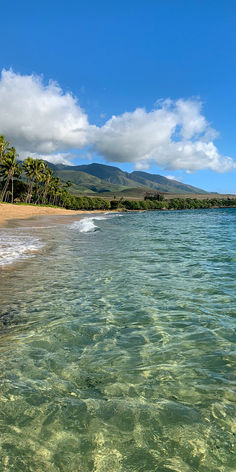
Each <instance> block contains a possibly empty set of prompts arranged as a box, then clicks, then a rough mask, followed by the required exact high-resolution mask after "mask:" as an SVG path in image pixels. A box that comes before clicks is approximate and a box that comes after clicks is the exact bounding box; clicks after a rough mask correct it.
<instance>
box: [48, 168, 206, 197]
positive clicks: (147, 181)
mask: <svg viewBox="0 0 236 472" xmlns="http://www.w3.org/2000/svg"><path fill="white" fill-rule="evenodd" d="M47 164H48V165H49V166H50V167H51V168H52V169H53V170H54V172H55V175H57V176H58V177H60V179H61V180H62V181H64V182H65V181H67V180H70V181H71V182H72V184H73V185H72V188H71V190H72V192H73V193H75V194H81V193H82V194H88V195H89V194H90V195H91V194H98V193H99V194H100V195H107V196H108V195H109V194H111V195H113V194H116V195H119V196H124V197H125V196H128V195H130V193H132V195H133V196H136V197H137V198H138V196H139V195H140V197H143V195H144V194H145V193H146V192H148V191H153V190H155V191H159V192H164V193H172V194H181V195H187V194H199V193H201V194H203V193H207V192H205V191H204V190H202V189H199V188H196V187H192V186H191V185H187V184H183V183H182V182H177V181H176V180H170V179H167V178H166V177H163V176H161V175H159V174H149V173H148V172H140V171H134V172H131V173H128V172H124V171H122V170H121V169H119V168H118V167H114V166H108V165H104V164H95V163H94V164H88V165H79V166H67V165H63V164H51V163H49V162H48V163H47Z"/></svg>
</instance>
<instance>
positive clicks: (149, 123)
mask: <svg viewBox="0 0 236 472" xmlns="http://www.w3.org/2000/svg"><path fill="white" fill-rule="evenodd" d="M0 134H4V135H5V136H6V137H7V138H8V139H9V140H10V142H11V143H12V144H13V145H14V146H16V148H17V150H18V151H20V155H21V156H24V155H26V154H27V155H29V154H31V155H32V154H34V155H35V153H37V155H39V154H40V155H41V156H42V157H44V158H46V159H47V160H49V161H51V162H63V163H67V164H68V163H71V159H72V157H73V156H72V155H71V149H82V148H85V149H88V148H89V150H90V151H92V152H96V153H98V154H100V155H102V156H103V157H104V158H105V159H106V160H107V161H108V162H131V163H133V164H134V166H135V168H136V169H148V168H149V166H150V164H153V163H156V164H157V165H159V166H160V167H162V168H163V169H165V170H168V171H171V170H177V169H181V170H185V171H187V172H194V171H197V170H200V169H206V168H208V169H211V170H214V171H217V172H226V171H230V170H232V169H234V168H235V167H236V164H235V163H234V161H233V160H232V158H230V157H227V156H222V155H221V154H220V153H219V151H218V149H217V147H216V145H215V143H214V140H215V138H216V137H217V132H216V131H215V130H214V129H213V128H212V127H211V126H210V124H209V123H208V122H207V120H206V118H205V117H204V115H203V113H202V103H201V102H200V100H199V99H188V100H184V99H179V100H175V101H173V100H170V99H168V100H159V101H158V102H157V103H156V106H155V108H154V109H153V110H151V111H146V110H145V109H143V108H137V109H136V110H134V111H133V112H125V113H123V114H122V115H119V116H115V115H114V116H112V117H111V118H110V119H108V120H107V121H106V122H105V124H104V125H103V126H100V127H99V126H95V125H91V124H90V123H89V121H88V117H87V114H86V113H85V111H84V110H83V109H82V108H81V107H80V105H79V103H78V100H77V99H76V98H75V97H73V95H72V94H71V93H64V92H63V90H62V89H61V88H60V86H59V85H58V84H57V83H55V82H52V81H50V82H49V83H48V84H46V85H45V84H44V82H43V79H42V77H39V76H36V75H20V74H16V73H14V72H13V71H12V70H8V71H6V70H3V71H2V76H1V80H0Z"/></svg>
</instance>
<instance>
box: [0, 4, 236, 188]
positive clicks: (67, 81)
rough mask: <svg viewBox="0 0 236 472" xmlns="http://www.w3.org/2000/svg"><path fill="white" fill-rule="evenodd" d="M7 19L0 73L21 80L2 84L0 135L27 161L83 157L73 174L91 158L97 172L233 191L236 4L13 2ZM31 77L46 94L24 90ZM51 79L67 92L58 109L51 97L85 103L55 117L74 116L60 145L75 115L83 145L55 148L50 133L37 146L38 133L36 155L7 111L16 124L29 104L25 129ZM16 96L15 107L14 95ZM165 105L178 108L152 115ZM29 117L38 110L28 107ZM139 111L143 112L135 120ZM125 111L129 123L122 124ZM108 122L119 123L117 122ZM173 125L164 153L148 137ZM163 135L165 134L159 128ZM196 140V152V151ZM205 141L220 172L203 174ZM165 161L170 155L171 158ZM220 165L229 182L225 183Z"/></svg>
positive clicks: (69, 142)
mask: <svg viewBox="0 0 236 472" xmlns="http://www.w3.org/2000/svg"><path fill="white" fill-rule="evenodd" d="M1 17H2V18H4V21H3V22H1V54H0V69H6V70H7V71H9V69H10V68H12V70H13V72H14V74H15V75H14V76H11V77H10V78H9V76H5V79H4V80H5V82H4V80H3V79H2V103H3V105H2V122H3V125H2V126H3V131H4V133H6V134H7V135H8V136H10V138H11V140H12V141H13V143H14V144H15V145H16V147H17V145H18V147H20V149H21V150H22V152H24V151H25V152H31V153H33V152H34V151H35V153H38V152H40V151H42V155H47V154H48V153H50V152H51V151H52V153H56V154H58V153H59V154H60V153H63V155H65V156H66V154H68V155H70V154H73V155H74V156H77V157H75V159H74V161H73V162H74V163H78V162H81V163H85V162H86V159H87V157H88V158H89V162H95V161H96V162H104V163H110V164H111V165H117V166H119V167H120V168H122V169H127V170H132V169H133V168H134V167H135V166H136V168H140V169H141V168H143V169H145V170H146V171H148V172H150V171H151V172H156V173H161V174H162V175H166V176H172V177H177V178H180V179H182V181H183V182H185V183H189V184H192V185H195V186H198V187H201V188H205V189H207V190H210V191H218V192H236V184H235V181H236V179H235V177H236V170H235V168H234V166H233V165H229V162H228V164H227V165H226V161H225V160H224V157H225V156H229V157H231V158H232V159H233V160H234V161H236V146H235V123H236V87H235V83H236V81H235V74H236V60H235V59H236V57H235V55H236V2H235V1H234V0H224V2H223V1H222V0H208V1H207V2H206V1H205V0H198V1H197V0H196V1H195V0H191V1H189V0H178V1H176V0H142V1H141V0H135V1H133V0H126V1H123V0H119V1H117V2H114V1H113V2H112V1H105V0H100V1H95V0H87V1H86V2H85V1H83V2H82V1H67V2H66V1H64V0H63V1H54V0H51V1H50V2H46V1H44V0H43V1H40V2H38V3H36V2H32V1H31V2H29V1H24V0H23V1H21V2H18V1H9V2H8V3H7V2H4V4H2V5H1ZM32 74H34V76H33V77H34V79H33V80H34V81H35V80H36V78H35V77H36V76H41V80H42V81H41V83H40V84H38V87H39V88H40V90H39V89H38V91H36V90H35V87H34V84H33V85H32V83H31V84H29V83H28V86H27V83H26V78H27V77H29V76H31V77H32ZM19 75H20V76H21V79H23V78H25V82H24V84H23V82H22V81H21V82H19V80H18V78H19ZM38 80H39V79H38ZM49 80H54V81H56V82H57V83H58V84H59V86H60V91H58V90H57V91H52V90H51V91H50V93H51V95H50V97H51V98H50V99H52V100H53V97H52V95H53V94H54V93H55V94H56V96H57V98H58V96H59V97H60V96H61V95H63V94H65V93H71V94H72V96H73V97H74V98H75V97H77V99H78V102H77V110H75V107H76V105H75V103H74V104H71V102H70V103H69V102H68V100H69V99H68V100H67V101H66V103H61V104H60V105H58V106H59V107H60V110H62V109H63V107H64V108H66V112H65V115H66V114H67V115H66V116H67V119H66V123H64V128H63V129H61V130H60V132H61V136H62V135H63V136H65V129H66V130H67V133H69V134H70V130H68V121H70V119H69V116H71V113H72V114H73V120H74V121H75V120H76V119H78V121H79V123H80V124H79V125H78V127H77V128H76V130H79V131H78V133H79V136H78V139H77V141H76V142H75V140H74V137H72V138H71V135H70V137H68V138H66V139H64V141H63V139H62V138H61V141H60V143H59V144H58V146H57V147H56V145H55V136H54V137H52V138H51V139H52V141H53V139H54V141H53V144H52V145H51V147H50V145H49V144H48V143H49V141H50V139H49V137H48V136H47V139H46V138H45V130H42V142H41V141H40V136H38V135H37V138H35V136H36V134H35V132H33V131H32V134H31V141H32V143H31V145H30V143H29V140H30V136H29V135H28V136H27V139H26V137H25V135H24V133H25V129H26V128H29V125H28V124H27V123H25V124H24V127H23V126H22V135H21V126H20V125H19V120H18V121H16V123H15V128H14V129H13V125H12V124H11V123H10V124H9V123H8V125H6V124H5V121H6V120H5V116H6V114H7V113H8V112H7V111H5V109H4V104H5V106H6V103H7V100H8V101H9V103H11V100H12V106H11V107H10V108H11V113H12V117H11V120H12V122H13V121H14V120H15V118H16V114H17V112H16V110H15V108H14V107H16V106H17V105H16V104H17V103H19V106H18V110H19V109H20V108H21V105H20V103H21V102H20V100H22V96H23V94H24V93H25V99H24V102H22V108H23V109H24V111H22V119H23V118H24V119H26V115H27V106H28V105H27V103H28V102H29V100H30V97H31V95H30V94H31V93H32V100H31V102H33V100H35V102H36V101H37V99H38V102H39V103H42V101H43V98H42V97H43V96H45V93H46V89H43V87H46V86H47V84H48V81H49ZM6 84H7V87H6ZM31 85H32V87H31ZM10 87H12V88H13V89H14V93H13V91H11V89H10ZM17 87H18V88H17ZM27 87H28V88H27ZM18 89H19V99H18V95H17V94H16V90H18ZM6 90H7V92H6ZM22 90H24V91H25V92H23V91H22ZM4 93H5V95H3V94H4ZM14 94H15V95H14ZM36 94H37V95H36ZM35 97H36V98H35ZM40 97H41V98H40ZM70 97H71V95H70ZM54 98H55V97H54ZM71 98H72V97H71ZM169 98H170V99H172V102H171V103H169V102H164V105H163V102H162V104H161V105H156V103H157V101H158V100H159V99H162V100H166V99H169ZM0 100H1V95H0ZM18 100H19V102H18ZM181 100H182V101H181ZM200 102H201V104H202V105H201V106H200ZM183 104H184V105H183ZM38 106H40V105H38ZM30 107H31V108H32V107H33V104H32V103H31V104H30ZM158 107H159V108H158ZM183 107H184V109H185V111H184V113H185V115H184V118H183V112H182V111H183ZM186 107H187V108H186ZM137 109H143V110H145V112H143V113H141V112H140V113H138V112H136V114H134V113H135V110H137ZM157 109H159V111H160V113H159V114H158V112H157V111H154V112H153V113H151V112H152V111H153V110H157ZM180 109H181V110H182V111H181V110H180ZM190 109H191V110H192V112H193V113H194V114H195V115H194V116H195V121H196V120H198V123H197V126H198V127H199V123H200V121H202V122H203V118H202V117H204V120H205V122H204V124H203V125H202V128H201V130H200V131H199V132H197V134H194V135H193V134H192V135H191V136H190V132H189V129H188V130H187V128H186V126H187V125H186V120H187V119H188V117H189V120H191V119H192V115H191V116H190ZM31 111H32V110H31ZM36 111H37V110H36ZM36 111H34V112H33V111H32V113H31V112H30V113H29V114H28V116H29V117H31V118H29V119H31V120H32V117H33V116H35V115H34V113H36ZM127 112H129V115H124V114H125V113H127ZM40 113H42V107H41V108H40ZM0 114H1V111H0ZM9 114H10V112H9V113H8V115H9ZM23 115H24V116H23ZM177 115H178V118H176V116H177ZM180 115H181V117H180ZM38 116H39V113H38ZM40 116H41V115H40ZM48 116H49V112H48V111H47V118H48ZM50 116H51V117H52V112H51V111H50ZM58 116H59V114H58ZM112 116H114V117H115V118H114V120H113V121H112V122H111V121H110V119H111V117H112ZM162 117H164V118H162ZM173 117H175V118H176V122H175V123H174V125H173V126H176V128H175V133H172V131H170V129H169V133H172V136H171V145H170V144H169V143H167V140H166V141H161V143H162V144H160V142H158V144H157V142H156V139H154V138H153V135H152V134H151V133H155V126H157V127H159V126H160V123H162V119H164V121H165V120H166V123H169V121H170V120H172V119H174V118H173ZM8 119H9V120H10V118H9V116H8ZM4 120H5V121H4ZM42 120H43V115H42ZM86 120H87V121H86ZM160 120H161V121H160ZM36 121H37V120H36ZM74 121H73V126H74ZM45 123H46V119H45ZM88 123H89V136H90V137H89V138H87V135H86V137H85V136H84V134H83V133H82V132H81V129H82V127H86V129H87V128H88ZM147 123H148V126H147ZM0 125H1V120H0ZM94 125H95V126H94ZM104 125H105V128H104ZM51 126H52V127H53V124H52V123H51V124H50V123H49V124H48V129H50V127H51ZM93 126H94V128H93ZM166 126H167V125H166ZM55 127H56V125H55ZM127 127H131V128H132V136H130V135H128V134H127ZM135 127H136V128H135ZM95 128H96V129H95ZM108 128H109V129H108ZM179 128H181V130H182V131H181V133H180V134H181V137H180V136H177V137H176V133H177V132H178V129H179ZM210 128H213V129H214V130H217V132H218V136H216V134H215V135H214V133H213V132H212V131H211V135H212V134H213V135H214V136H213V137H212V136H210V138H206V135H207V136H208V135H209V130H210ZM16 129H17V130H18V131H16ZM39 129H40V124H39V125H37V132H38V134H39ZM199 129H200V128H199ZM134 130H135V132H136V133H137V134H135V133H134ZM171 130H172V128H171ZM146 131H147V134H146V136H144V135H143V136H142V137H143V140H145V142H146V143H147V141H149V142H151V141H152V138H153V147H152V149H149V148H150V146H149V147H148V149H147V147H145V145H144V142H143V141H142V140H141V138H140V136H141V134H143V133H145V132H146ZM165 132H166V128H165V129H163V133H165ZM0 133H1V129H0ZM81 133H82V134H83V136H81ZM124 133H125V136H126V140H124ZM167 134H168V130H167ZM199 135H201V136H200V138H199ZM68 136H69V135H68ZM114 136H115V138H114ZM135 136H137V150H135V152H136V151H137V155H138V153H139V158H137V160H136V157H135V152H134V154H132V150H131V148H132V145H133V143H134V140H135ZM139 138H140V139H139ZM119 139H120V141H119ZM161 139H163V136H161ZM199 139H200V144H198V146H195V143H196V141H198V142H199ZM207 139H208V142H213V143H214V146H215V148H216V149H217V153H218V154H217V156H218V155H219V156H223V157H222V158H221V157H220V158H218V157H217V156H216V157H214V159H215V160H217V159H218V161H217V163H216V164H214V165H213V164H211V165H210V167H211V169H212V170H209V169H207V168H205V167H207V166H206V165H205V164H204V163H196V161H197V160H198V156H200V160H201V159H203V160H204V158H205V157H204V155H201V154H199V153H200V151H199V149H201V153H202V152H203V151H202V149H203V148H204V145H203V144H202V143H205V142H206V140H207ZM186 140H187V141H188V142H191V144H192V143H193V142H194V146H192V147H193V148H194V149H191V151H190V153H191V156H190V157H189V159H190V161H191V162H190V165H189V168H188V165H187V163H186V159H187V154H186V158H185V159H184V164H183V160H181V158H178V152H179V151H178V152H177V150H176V146H175V145H176V141H177V142H180V141H181V145H183V146H185V145H186ZM189 140H190V141H189ZM46 142H47V145H46V144H45V143H46ZM26 143H27V145H26ZM77 143H78V145H77ZM163 143H164V144H163ZM165 143H167V145H166V144H165ZM27 146H28V147H27ZM47 146H48V147H47ZM60 146H61V147H60ZM163 146H164V148H163ZM165 146H166V147H165ZM199 146H200V147H199ZM34 147H35V148H34ZM133 147H135V145H133ZM185 147H186V146H185ZM115 148H119V149H120V152H118V151H117V153H116V152H114V149H115ZM47 149H48V152H47ZM181 149H182V148H181ZM196 149H198V151H196ZM204 149H205V148H204ZM209 149H210V147H209V146H208V150H207V151H206V153H208V154H206V160H207V159H208V158H209V159H210V160H211V162H212V159H213V158H212V152H214V153H215V154H216V151H215V149H213V151H212V149H211V154H209V153H210V151H209ZM122 150H123V151H122ZM162 150H163V153H164V154H163V155H165V156H166V157H165V158H163V157H162V155H161V156H160V157H159V158H157V159H156V155H157V154H158V153H159V154H161V153H162ZM126 151H127V152H126ZM122 152H123V154H122ZM142 152H143V156H142V155H141V154H142ZM181 152H182V151H181ZM186 152H187V151H186ZM168 153H172V154H171V156H172V157H171V158H169V156H168ZM204 153H205V150H204ZM207 156H208V157H207ZM69 157H70V156H69ZM138 159H139V160H138ZM178 160H179V164H177V161H178ZM209 162H210V161H209ZM214 162H215V161H214ZM231 164H232V163H231ZM221 166H222V169H229V171H228V172H224V173H220V172H219V171H220V170H222V169H221ZM214 169H216V170H217V171H216V170H214Z"/></svg>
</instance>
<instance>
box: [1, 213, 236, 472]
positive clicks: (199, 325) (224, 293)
mask: <svg viewBox="0 0 236 472" xmlns="http://www.w3.org/2000/svg"><path fill="white" fill-rule="evenodd" d="M235 222H236V211H235V210H230V209H228V210H202V211H196V210H195V211H182V212H174V211H172V212H171V211H170V212H149V213H139V214H124V215H122V216H115V215H113V216H112V217H109V216H105V217H104V216H103V217H102V219H99V220H86V221H85V222H83V223H82V224H81V223H78V222H75V223H73V222H71V220H70V221H68V224H63V225H56V224H55V226H54V225H52V227H49V228H47V227H37V225H34V222H33V221H32V223H31V224H29V223H27V226H28V227H22V228H19V229H17V230H16V229H14V228H12V229H11V228H9V229H7V230H4V232H3V233H4V234H5V238H6V236H7V237H8V238H12V237H13V238H15V239H14V240H16V239H17V238H21V243H22V241H23V240H24V237H25V238H29V236H30V238H31V239H30V241H31V243H32V241H39V242H40V244H44V246H43V247H41V248H40V250H39V252H38V253H35V254H34V257H31V255H32V254H31V255H30V257H29V258H28V259H25V260H23V259H22V260H21V259H18V263H17V264H14V265H12V264H9V265H7V266H3V269H2V271H1V281H0V283H1V299H0V303H1V309H0V310H1V311H0V316H1V318H0V321H1V335H0V359H1V364H0V377H1V379H0V383H1V389H0V433H1V442H0V452H1V454H0V471H3V472H8V471H14V472H21V471H22V472H28V471H33V472H38V471H50V472H58V471H59V472H92V471H93V472H113V471H114V472H154V471H157V472H170V471H173V472H190V471H191V472H192V471H199V472H233V471H234V472H235V470H236V460H235V449H234V446H235V433H236V421H235V412H236V408H235V400H236V395H235V383H236V382H235V380H236V379H235V371H236V369H235V367H236V363H235V350H234V347H235V340H236V322H235V273H236V270H235V267H236V254H235ZM64 223H65V222H64ZM30 225H31V226H32V228H30V227H29V226H30ZM94 225H96V226H97V228H95V227H94ZM33 226H34V227H33ZM95 229H97V230H96V231H93V230H95ZM86 231H87V232H86ZM90 231H91V232H90ZM39 247H40V245H39Z"/></svg>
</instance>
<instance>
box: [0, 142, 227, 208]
mask: <svg viewBox="0 0 236 472" xmlns="http://www.w3.org/2000/svg"><path fill="white" fill-rule="evenodd" d="M17 158H18V154H17V153H16V150H15V148H14V147H13V146H10V143H9V142H8V141H6V139H5V137H4V136H1V135H0V199H1V201H3V202H4V201H5V202H11V203H14V202H17V203H19V202H24V203H28V204H29V203H33V204H38V205H40V204H41V205H52V206H54V205H55V206H59V207H63V208H67V209H73V210H89V211H90V210H116V209H117V210H118V209H123V210H187V209H201V208H216V207H217V208H218V207H236V198H207V199H203V200H200V199H198V198H171V199H165V198H164V197H163V195H162V194H159V193H158V192H156V193H154V194H147V195H146V196H145V197H144V200H124V199H123V198H121V199H114V200H111V201H109V200H106V199H104V198H101V197H86V196H75V195H72V194H71V193H70V192H69V189H70V187H71V186H72V183H71V182H70V181H69V180H68V181H67V182H66V183H63V182H62V181H61V179H60V178H59V177H56V176H55V175H54V172H53V170H52V169H51V168H50V167H49V166H48V165H47V164H46V163H45V162H44V161H43V160H41V159H37V158H36V159H33V158H32V157H27V158H26V159H25V160H24V162H22V163H20V162H19V161H18V159H17Z"/></svg>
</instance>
